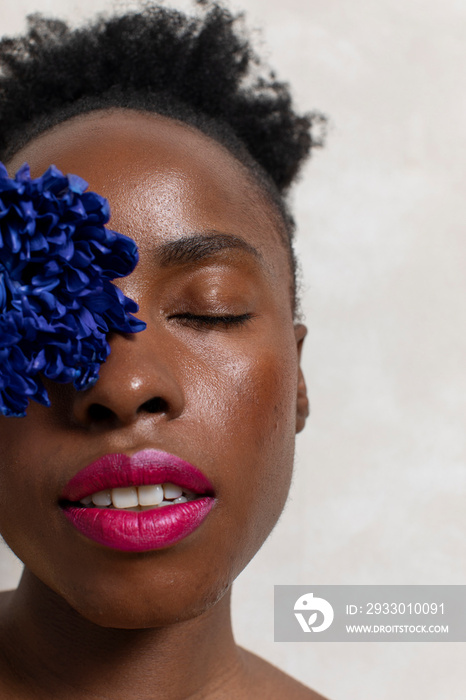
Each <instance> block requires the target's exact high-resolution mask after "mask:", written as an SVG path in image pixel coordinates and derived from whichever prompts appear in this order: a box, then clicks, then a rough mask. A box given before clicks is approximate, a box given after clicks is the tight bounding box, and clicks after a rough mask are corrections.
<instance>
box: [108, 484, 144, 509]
mask: <svg viewBox="0 0 466 700" xmlns="http://www.w3.org/2000/svg"><path fill="white" fill-rule="evenodd" d="M112 502H113V505H114V506H115V508H132V507H133V506H138V505H139V500H138V492H137V489H136V488H135V487H134V486H128V487H127V488H123V489H112Z"/></svg>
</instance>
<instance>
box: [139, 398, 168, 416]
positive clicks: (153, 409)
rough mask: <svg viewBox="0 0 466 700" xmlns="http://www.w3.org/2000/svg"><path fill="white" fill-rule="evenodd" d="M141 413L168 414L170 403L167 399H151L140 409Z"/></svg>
mask: <svg viewBox="0 0 466 700" xmlns="http://www.w3.org/2000/svg"><path fill="white" fill-rule="evenodd" d="M139 411H140V412H141V411H145V412H146V413H167V412H168V403H167V402H166V401H165V399H162V398H160V397H159V396H155V397H154V398H153V399H149V401H146V402H145V403H143V404H142V405H141V406H140V407H139Z"/></svg>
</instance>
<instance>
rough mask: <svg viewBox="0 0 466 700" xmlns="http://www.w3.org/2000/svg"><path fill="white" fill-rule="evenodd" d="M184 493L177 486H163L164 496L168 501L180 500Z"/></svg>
mask: <svg viewBox="0 0 466 700" xmlns="http://www.w3.org/2000/svg"><path fill="white" fill-rule="evenodd" d="M182 493H183V489H181V488H180V487H179V486H175V484H164V485H163V496H164V498H166V499H169V498H179V497H180V496H181V495H182Z"/></svg>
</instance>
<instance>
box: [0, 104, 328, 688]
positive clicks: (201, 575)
mask: <svg viewBox="0 0 466 700" xmlns="http://www.w3.org/2000/svg"><path fill="white" fill-rule="evenodd" d="M24 161H27V162H29V164H30V165H31V170H32V174H33V175H35V176H38V175H40V174H42V172H43V171H44V170H45V169H46V168H47V167H48V165H50V164H51V163H54V164H55V165H56V166H57V167H59V168H60V169H61V170H62V171H64V172H70V173H76V174H79V175H80V176H81V177H83V178H84V179H85V180H87V181H88V182H89V185H90V188H91V189H93V190H95V191H96V192H98V193H99V194H101V195H103V196H105V197H107V198H108V199H109V202H110V206H111V211H112V219H111V222H110V225H111V227H112V228H114V229H116V230H118V231H120V232H121V233H124V234H126V235H129V236H131V237H132V238H133V239H134V240H136V242H137V244H138V247H139V255H140V262H139V264H138V266H137V267H136V270H135V271H134V272H133V273H132V274H131V275H130V276H129V277H128V278H125V279H122V280H119V281H118V285H119V286H120V287H121V289H122V290H123V291H124V292H125V294H127V295H128V296H130V297H132V298H133V299H135V300H136V301H137V302H138V304H139V305H140V313H139V314H138V315H139V317H140V318H142V319H143V320H145V321H146V322H147V330H146V331H143V332H142V333H139V334H137V335H133V336H117V337H113V338H112V339H111V348H112V351H111V355H110V357H109V359H108V361H107V362H106V363H105V365H104V366H103V367H102V369H101V374H100V379H99V381H98V382H97V384H96V385H95V386H94V387H92V388H91V389H89V390H87V391H85V392H80V393H78V392H76V391H75V390H74V389H73V388H72V387H70V386H68V385H67V386H59V385H56V384H53V383H50V384H48V385H47V389H48V391H49V395H50V398H51V401H52V406H51V408H44V407H42V406H40V405H38V404H34V403H33V404H31V405H30V407H29V409H28V415H27V417H26V418H20V419H16V418H3V417H2V418H1V419H0V440H1V444H2V454H1V457H0V460H1V468H0V531H1V533H2V535H3V536H4V538H5V540H6V541H7V543H8V544H9V545H10V547H11V548H12V549H13V551H14V552H15V553H16V554H17V555H18V556H19V557H20V558H21V559H22V560H23V562H24V563H25V567H26V568H25V574H24V576H23V579H22V582H21V585H20V587H19V589H18V592H17V593H16V594H12V596H11V597H10V598H9V599H8V600H5V601H4V613H3V615H4V617H3V619H4V623H5V624H4V629H5V630H6V632H5V635H6V636H8V639H9V643H10V647H9V649H10V651H8V652H7V654H8V656H9V663H10V664H11V665H12V666H13V667H15V666H16V667H20V666H22V665H24V664H26V666H27V664H29V665H30V669H29V672H30V673H31V675H32V676H33V677H34V673H35V674H36V676H37V674H38V673H40V671H39V668H42V667H43V665H44V663H43V662H44V658H46V659H48V660H50V659H51V658H52V655H53V653H54V651H55V652H56V651H57V650H58V649H60V651H61V653H62V655H63V658H64V659H68V660H69V663H68V664H67V663H66V662H65V661H63V659H62V661H61V670H60V672H59V671H58V670H57V671H56V673H55V674H53V673H52V674H49V675H50V678H49V675H47V673H46V674H45V675H44V674H42V675H43V677H42V679H41V683H38V684H37V685H36V688H35V692H36V695H34V697H42V695H40V693H39V690H38V687H43V688H44V697H55V694H54V693H56V697H63V695H61V694H60V690H59V689H60V688H61V689H63V683H67V682H68V681H69V679H70V678H73V680H72V681H70V688H69V694H68V695H67V697H70V698H71V697H72V698H75V697H76V698H84V697H94V695H93V694H89V693H90V691H89V687H92V693H94V692H96V694H97V695H98V697H112V698H114V699H115V700H117V699H118V698H120V697H122V698H123V697H125V698H130V697H133V695H132V694H128V693H129V692H131V693H134V697H137V698H146V697H147V698H149V697H153V692H154V686H153V685H151V682H150V674H149V675H148V668H149V665H148V664H149V661H148V660H149V659H150V660H151V661H150V668H152V667H153V666H154V658H156V659H157V660H158V661H159V660H160V664H159V665H157V673H158V676H157V678H158V681H157V683H158V685H157V686H156V687H158V688H159V690H160V692H161V694H160V697H161V698H162V697H163V698H167V699H168V698H181V697H183V698H184V697H193V698H194V697H196V698H197V697H198V698H201V697H202V698H210V697H216V698H220V697H225V698H229V697H245V698H247V697H262V695H260V696H258V695H255V694H254V693H257V689H258V687H260V688H261V689H262V690H264V689H265V688H267V687H268V685H267V684H269V686H270V687H269V691H270V693H269V691H267V693H268V694H267V695H263V697H271V698H272V697H284V692H285V690H284V688H286V693H288V695H289V697H290V698H292V697H297V698H298V697H299V698H301V697H303V698H312V697H315V696H314V694H313V693H312V692H311V691H309V690H307V689H303V688H302V686H299V684H296V683H295V682H294V681H291V679H287V677H285V676H283V675H282V674H279V675H276V674H278V672H277V671H275V670H272V669H271V667H270V666H268V665H266V664H265V663H264V662H259V661H257V660H255V657H252V656H250V655H246V654H245V653H244V652H242V651H240V650H238V649H237V648H236V647H235V645H234V643H233V640H232V635H231V628H230V621H229V589H230V586H231V583H232V581H233V580H234V578H235V577H236V576H237V575H238V573H239V572H240V571H241V570H242V568H243V567H244V566H245V565H246V564H247V562H248V561H249V560H250V559H251V558H252V557H253V556H254V554H255V553H256V551H257V550H258V549H259V547H260V546H261V545H262V543H263V541H264V540H265V538H266V537H267V536H268V534H269V533H270V531H271V529H272V528H273V526H274V524H275V523H276V521H277V519H278V517H279V515H280V512H281V510H282V508H283V505H284V503H285V500H286V496H287V492H288V488H289V483H290V478H291V472H292V465H293V453H294V438H295V433H296V432H297V431H299V430H301V429H302V427H303V426H304V422H305V419H306V416H307V412H308V405H307V398H306V392H305V385H304V380H303V377H302V374H301V371H300V369H299V357H300V351H301V345H302V341H303V338H304V335H305V329H304V327H303V326H302V325H300V324H294V323H293V317H292V310H291V308H292V303H291V298H290V294H289V286H290V271H289V267H288V258H287V253H286V251H285V249H284V247H283V244H282V243H281V242H280V237H279V227H280V221H279V219H278V218H277V215H276V213H275V211H274V209H273V207H272V206H271V205H270V204H269V203H268V202H267V200H266V197H265V196H264V195H263V193H262V192H261V191H260V189H259V188H258V187H257V186H256V185H255V183H254V182H253V181H252V179H251V177H250V175H249V173H248V172H247V170H246V169H245V168H244V167H243V166H242V165H240V164H239V163H238V162H237V161H236V160H235V159H234V158H233V157H232V156H231V155H230V154H229V152H228V151H226V150H225V149H224V148H223V147H222V146H220V145H219V144H217V143H216V142H214V141H212V140H211V139H209V138H208V137H206V136H205V135H203V134H201V133H200V132H198V131H197V130H195V129H192V128H190V127H187V126H185V125H182V124H179V123H177V122H174V121H173V120H170V119H166V118H162V117H158V116H155V115H144V114H139V113H135V112H130V111H125V110H112V111H111V112H109V111H106V112H96V113H93V114H90V115H85V116H81V117H78V118H76V119H73V120H70V121H69V122H66V123H64V124H62V125H59V126H58V127H56V128H55V129H53V130H51V131H49V132H47V133H46V134H44V135H42V136H41V137H39V138H37V139H36V140H35V141H33V142H32V143H30V144H28V145H27V146H26V147H25V148H24V149H23V150H22V151H21V152H20V153H18V154H17V155H16V156H15V157H14V159H13V161H12V162H11V163H9V164H8V167H9V171H10V174H12V173H13V172H15V171H16V169H17V167H18V166H19V165H20V164H21V163H23V162H24ZM231 237H236V238H235V239H233V238H231ZM186 239H190V241H191V246H189V245H188V243H189V242H187V241H186ZM236 239H240V240H239V242H238V240H236ZM180 241H181V244H180ZM241 241H243V243H245V244H246V245H243V244H242V243H241ZM193 242H194V243H195V244H196V245H195V246H194V249H195V250H194V254H193V246H192V243H193ZM188 249H189V250H190V251H191V252H190V253H189V255H188V253H187V252H186V251H187V250H188ZM174 252H176V255H174ZM180 255H181V256H182V259H180ZM177 256H178V257H177ZM212 316H215V317H216V318H217V320H215V321H213V320H211V319H208V318H206V317H212ZM234 317H236V318H234ZM219 318H220V319H221V320H220V321H219V320H218V319H219ZM147 448H155V449H161V450H165V451H168V452H171V453H173V454H176V455H178V456H180V457H181V458H183V459H185V460H187V461H189V462H191V463H192V464H194V465H196V466H197V467H198V468H199V469H201V471H202V472H203V473H204V474H205V475H206V476H207V478H208V479H209V480H210V481H211V483H212V484H213V486H214V489H215V496H216V499H217V501H216V505H215V507H214V508H213V509H212V511H211V512H210V514H209V515H208V516H207V518H206V520H205V522H204V523H203V524H202V525H201V526H200V527H199V528H198V529H197V530H196V531H195V532H194V533H192V534H191V535H189V536H188V537H187V538H186V539H184V540H182V541H181V542H179V543H177V544H176V545H174V546H172V547H168V548H166V549H162V550H158V551H152V552H147V553H143V554H134V553H127V552H119V551H115V550H110V549H108V548H105V547H103V546H101V545H98V544H96V543H95V542H92V541H91V540H89V539H87V538H85V537H83V536H82V535H80V534H79V533H78V532H77V531H76V530H75V529H74V528H73V527H72V526H71V525H70V524H69V522H68V521H67V520H66V519H65V518H64V516H63V513H62V511H61V508H60V506H59V503H58V500H59V496H60V493H61V492H62V490H63V488H64V486H65V484H66V483H67V482H68V481H69V479H70V478H72V477H73V476H74V475H75V474H76V473H77V472H78V471H79V470H80V469H82V468H83V467H85V466H86V465H87V464H89V463H90V462H92V461H93V460H95V459H97V458H99V457H101V456H102V455H104V454H108V453H115V452H123V453H127V454H133V453H135V452H138V451H139V450H143V449H147ZM18 504H20V507H18ZM225 594H226V595H225ZM215 604H216V605H215ZM51 620H59V623H58V624H57V625H54V624H50V621H51ZM54 627H55V628H56V629H53V628H54ZM58 628H59V629H58ZM68 629H72V630H73V634H72V635H69V634H67V633H66V632H67V630H68ZM34 639H36V641H37V640H40V644H41V645H42V646H43V649H44V651H43V654H44V658H42V659H40V658H39V657H40V654H39V657H38V658H37V659H36V658H35V657H36V656H37V650H36V651H34V653H32V652H31V649H32V642H28V641H26V640H34ZM4 640H5V636H3V637H1V638H0V645H5V646H6V642H4ZM12 640H13V641H12ZM28 644H29V646H28ZM128 645H129V646H128ZM5 646H4V648H5ZM11 649H12V650H13V651H11ZM77 649H79V653H78V652H77ZM83 649H88V650H89V654H88V656H87V657H86V663H87V664H88V666H87V667H88V668H92V669H95V677H94V676H93V675H92V673H90V675H89V676H88V677H86V675H85V674H84V678H83V677H82V671H81V672H80V673H81V675H80V674H78V676H77V677H76V678H75V677H74V674H75V673H76V670H75V669H74V667H75V666H76V663H75V659H76V654H77V653H78V655H79V657H80V658H81V657H82V656H83V654H84V656H86V654H85V652H84V651H83ZM97 649H99V650H101V649H104V650H105V656H104V657H102V658H100V657H99V652H97V651H96V650H97ZM123 649H124V650H125V652H124V654H125V655H124V656H123V658H124V659H126V660H128V659H129V658H132V661H131V672H132V674H133V675H131V673H130V672H129V671H128V668H127V667H126V666H125V664H124V663H123V662H122V653H123V651H122V650H123ZM136 649H138V653H137V655H135V651H136ZM129 650H130V651H129ZM133 652H134V653H133ZM28 654H29V657H28ZM154 655H155V657H154ZM31 656H32V657H34V658H32V660H31V658H30V657H31ZM26 658H27V659H28V660H27V661H26ZM117 659H118V662H117V663H118V664H119V669H120V671H119V672H117V671H116V670H115V663H116V660H117ZM214 659H215V663H214V662H213V660H214ZM81 660H82V661H83V662H84V660H83V659H81ZM41 661H42V666H41ZM89 664H90V665H89ZM46 665H47V664H46ZM160 668H162V669H164V670H166V669H169V670H170V669H171V676H170V683H168V680H167V678H166V676H165V675H164V674H162V676H161V675H160V671H159V669H160ZM193 669H195V670H194V671H193ZM66 674H68V676H67V675H66ZM141 674H142V676H143V677H142V678H141ZM173 674H176V678H175V679H174V678H173ZM225 674H226V675H227V676H228V679H229V680H227V681H225ZM274 674H275V675H274ZM7 675H8V674H7V673H6V671H3V677H5V678H6V677H7ZM169 675H170V674H169ZM136 676H137V678H136ZM58 678H59V681H58V680H57V679H58ZM91 678H92V683H91V685H90V686H89V683H90V679H91ZM221 678H223V680H222V681H221V687H222V692H221V693H220V691H219V685H220V679H221ZM267 679H268V680H267ZM271 679H273V682H272V680H271ZM280 679H281V680H280ZM283 679H286V680H283ZM54 682H55V684H58V685H56V686H54V685H53V683H54ZM154 682H155V681H154ZM15 683H16V685H15V684H14V682H13V680H12V679H11V678H10V679H9V680H8V682H7V681H5V688H8V689H10V692H11V693H12V694H11V697H17V698H19V697H21V698H22V697H24V698H28V697H30V696H29V695H27V693H26V691H25V689H24V688H23V686H21V687H20V685H18V684H17V681H15ZM283 683H284V684H285V685H283ZM60 684H62V685H60ZM180 684H181V685H180ZM101 685H102V687H101ZM71 686H72V687H73V692H71ZM57 688H58V689H57ZM274 688H275V690H274ZM277 688H278V691H277ZM280 688H281V690H280ZM13 689H14V690H13ZM200 689H202V690H200ZM97 690H98V691H99V693H100V694H99V693H97ZM240 691H241V693H242V695H240V696H239V695H237V694H236V695H235V693H238V692H240ZM264 692H265V690H264ZM21 693H23V694H21ZM277 693H281V694H277ZM5 696H6V695H5ZM31 697H32V695H31ZM157 697H159V695H157Z"/></svg>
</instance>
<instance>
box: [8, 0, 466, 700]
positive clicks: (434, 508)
mask: <svg viewBox="0 0 466 700" xmlns="http://www.w3.org/2000/svg"><path fill="white" fill-rule="evenodd" d="M120 4H121V3H120ZM167 4H170V3H167ZM172 4H174V5H176V6H178V7H182V8H183V7H187V6H189V4H190V3H188V2H187V1H186V0H180V1H179V2H175V0H173V2H172ZM111 5H112V3H111V2H110V1H107V0H80V2H74V1H72V0H15V2H10V0H0V7H1V12H0V34H3V33H11V32H14V31H18V30H20V29H21V28H22V27H23V18H24V16H25V14H26V13H27V12H31V11H35V10H41V11H44V12H54V13H56V14H58V15H59V16H62V17H68V18H73V19H76V18H79V17H83V16H89V15H90V14H91V13H93V12H94V11H96V10H98V9H102V8H104V7H109V6H111ZM234 7H236V8H240V9H241V8H244V9H246V10H247V13H248V17H249V23H250V24H252V26H253V27H262V28H263V32H262V34H261V35H258V36H257V40H258V42H259V44H261V43H262V44H263V47H262V50H263V51H265V52H266V55H268V56H269V59H270V62H271V63H272V64H273V65H274V66H275V67H276V68H277V70H278V71H279V74H280V76H281V77H284V78H286V79H289V80H290V81H291V82H292V84H293V85H294V88H295V94H296V98H297V103H298V105H299V107H300V108H301V109H303V110H307V109H312V108H314V107H318V108H320V109H321V110H323V111H325V112H326V113H328V114H329V115H330V117H331V128H330V133H329V137H328V145H327V147H326V149H325V150H324V151H321V152H318V153H316V155H315V156H314V158H313V159H312V161H311V162H310V164H309V166H308V168H307V169H306V173H305V175H304V177H303V178H302V181H301V183H300V184H299V186H298V187H297V188H296V190H295V193H294V195H293V201H294V207H295V212H296V214H297V220H298V224H299V244H298V249H299V252H300V254H301V259H302V266H303V289H304V302H303V308H304V311H305V315H306V318H307V323H308V325H309V329H310V332H309V337H308V342H307V349H306V356H305V365H306V373H307V378H308V385H309V391H310V395H311V401H312V416H311V420H310V423H309V425H308V428H307V430H306V432H305V433H304V434H303V435H302V436H300V438H299V441H298V454H297V460H296V462H297V464H296V477H295V481H294V486H293V489H292V493H291V496H290V500H289V503H288V506H287V509H286V512H285V513H284V515H283V517H282V519H281V522H280V524H279V526H278V527H277V529H276V531H275V532H274V534H273V535H272V536H271V538H270V539H269V541H268V542H267V544H266V545H265V546H264V548H263V550H262V551H261V552H260V553H259V555H258V556H257V557H256V559H255V560H254V562H253V563H252V564H251V565H250V567H249V568H248V569H247V571H246V572H245V573H244V574H243V575H242V576H241V577H240V579H239V581H238V583H237V586H236V592H235V621H236V624H235V626H236V632H237V637H238V640H239V641H240V642H241V643H243V644H244V645H245V646H248V647H249V648H251V649H253V650H255V651H257V652H258V653H260V654H262V655H264V656H266V657H267V658H269V659H270V660H272V661H274V662H275V663H277V664H278V665H279V666H281V667H283V668H284V669H286V670H287V671H288V672H290V673H292V674H294V675H296V676H298V677H299V678H301V679H302V680H304V681H305V682H307V683H309V684H311V685H312V686H314V687H315V688H317V689H318V690H320V691H321V692H322V693H324V694H326V695H328V696H329V698H331V699H332V700H394V699H395V698H396V699H397V700H404V699H406V700H407V699H409V700H411V699H415V698H416V699H417V698H419V699H420V698H422V699H423V700H464V697H465V687H466V671H465V664H464V656H465V653H466V644H401V643H400V644H318V643H315V644H312V645H311V644H296V645H293V644H274V642H273V641H272V639H273V637H272V634H273V608H272V602H273V584H276V583H290V584H292V583H295V584H312V583H319V584H323V583H332V584H350V583H351V584H354V583H365V584H369V583H379V584H388V583H406V584H415V583H416V584H433V583H444V584H464V583H465V582H466V580H465V579H466V562H465V546H464V539H465V532H466V501H465V498H466V468H465V416H466V372H465V369H464V367H465V363H466V246H465V234H464V230H465V226H464V221H465V219H466V197H465V193H464V190H465V187H464V183H465V181H466V156H465V153H466V148H465V147H466V135H465V134H466V98H465V94H466V93H465V91H464V89H465V69H464V66H465V65H466V41H465V36H466V3H463V2H461V1H460V0H423V1H422V2H421V1H420V0H403V1H401V0H377V2H369V1H368V0H352V2H345V1H344V0H287V2H281V1H280V2H278V0H247V1H246V0H238V2H235V3H234ZM18 507H21V504H18ZM0 555H1V558H0V585H2V586H3V587H5V588H6V587H9V586H12V585H14V583H15V582H16V580H17V577H18V573H19V564H18V563H17V562H16V561H15V560H14V558H13V557H12V555H11V554H10V553H9V552H8V551H7V550H6V547H4V548H3V549H2V550H1V551H0Z"/></svg>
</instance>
